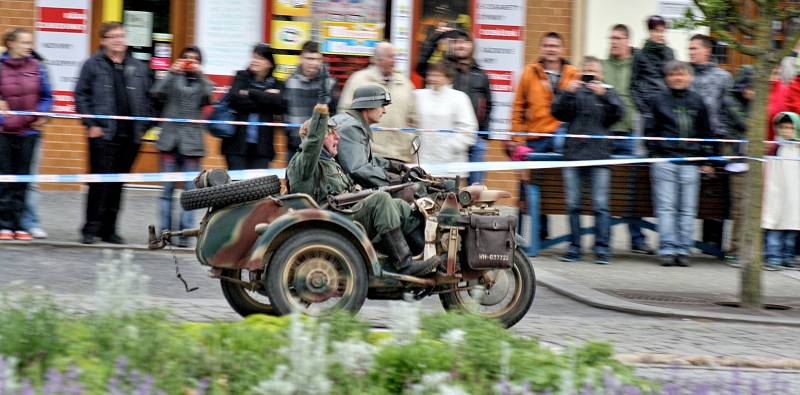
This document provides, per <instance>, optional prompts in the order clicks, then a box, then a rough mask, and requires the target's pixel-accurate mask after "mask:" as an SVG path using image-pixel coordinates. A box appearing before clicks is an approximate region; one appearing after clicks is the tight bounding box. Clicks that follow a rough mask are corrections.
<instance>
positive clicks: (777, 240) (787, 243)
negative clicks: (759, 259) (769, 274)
mask: <svg viewBox="0 0 800 395" xmlns="http://www.w3.org/2000/svg"><path fill="white" fill-rule="evenodd" d="M798 233H800V232H798V231H796V230H772V229H767V248H766V250H767V251H766V252H767V253H766V255H767V263H771V264H781V263H784V262H791V261H792V260H793V259H794V254H795V251H794V247H795V242H796V240H797V234H798Z"/></svg>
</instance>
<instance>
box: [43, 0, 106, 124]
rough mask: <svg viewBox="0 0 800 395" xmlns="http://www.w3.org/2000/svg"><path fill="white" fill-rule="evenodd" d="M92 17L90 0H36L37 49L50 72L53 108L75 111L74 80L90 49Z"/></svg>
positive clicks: (75, 81) (69, 111) (63, 111)
mask: <svg viewBox="0 0 800 395" xmlns="http://www.w3.org/2000/svg"><path fill="white" fill-rule="evenodd" d="M91 20H92V19H91V1H90V0H37V1H36V23H35V33H36V52H38V53H39V54H40V55H41V56H42V57H43V58H44V59H45V64H46V65H47V71H48V72H49V73H50V83H51V84H52V88H53V99H54V102H53V111H54V112H61V113H74V112H75V93H74V92H75V84H76V83H77V82H78V75H79V74H80V68H81V65H82V64H83V61H84V60H86V58H87V57H88V56H89V54H90V53H91V51H90V48H89V46H90V45H91V44H90V41H91V32H90V29H91V28H90V26H91V25H90V21H91Z"/></svg>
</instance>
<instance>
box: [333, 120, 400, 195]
mask: <svg viewBox="0 0 800 395" xmlns="http://www.w3.org/2000/svg"><path fill="white" fill-rule="evenodd" d="M333 119H334V120H335V121H336V123H337V124H338V125H339V128H338V130H339V134H340V135H341V137H342V140H341V141H340V142H339V154H340V155H339V162H340V163H341V164H342V168H344V170H345V171H346V172H347V174H350V175H351V176H352V177H353V178H354V179H355V180H356V182H357V183H358V184H359V185H361V186H362V187H364V188H378V187H382V186H386V185H389V184H390V180H389V176H388V175H387V174H386V170H387V169H388V168H389V161H388V160H386V159H384V158H381V157H380V156H377V155H373V154H372V144H371V143H372V129H370V127H369V124H368V123H367V121H366V120H365V119H364V116H363V115H362V114H361V112H360V111H359V110H349V111H347V112H345V113H344V114H337V115H336V116H335V117H333Z"/></svg>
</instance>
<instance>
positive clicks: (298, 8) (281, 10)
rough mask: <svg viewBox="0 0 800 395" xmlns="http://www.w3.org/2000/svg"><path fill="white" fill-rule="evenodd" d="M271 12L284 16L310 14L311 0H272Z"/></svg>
mask: <svg viewBox="0 0 800 395" xmlns="http://www.w3.org/2000/svg"><path fill="white" fill-rule="evenodd" d="M272 13H273V14H274V15H284V16H311V0H274V1H273V3H272Z"/></svg>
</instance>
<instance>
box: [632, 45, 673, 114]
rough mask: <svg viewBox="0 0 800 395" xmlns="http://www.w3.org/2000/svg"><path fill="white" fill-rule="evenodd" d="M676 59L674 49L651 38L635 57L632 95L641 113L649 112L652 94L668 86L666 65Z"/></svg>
mask: <svg viewBox="0 0 800 395" xmlns="http://www.w3.org/2000/svg"><path fill="white" fill-rule="evenodd" d="M673 59H675V55H674V54H673V53H672V49H671V48H670V47H668V46H666V45H664V44H656V43H654V42H652V41H650V40H648V41H647V42H645V44H644V47H643V48H642V49H641V50H639V52H637V53H636V55H635V56H634V58H633V69H632V70H631V97H632V98H633V102H634V103H635V104H636V109H637V110H639V113H640V114H649V109H648V107H647V104H648V100H649V98H650V96H652V95H654V94H656V93H658V92H660V91H662V90H665V89H666V88H667V85H666V82H665V81H664V65H666V64H667V62H669V61H670V60H673Z"/></svg>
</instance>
